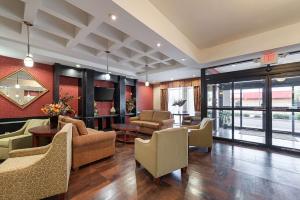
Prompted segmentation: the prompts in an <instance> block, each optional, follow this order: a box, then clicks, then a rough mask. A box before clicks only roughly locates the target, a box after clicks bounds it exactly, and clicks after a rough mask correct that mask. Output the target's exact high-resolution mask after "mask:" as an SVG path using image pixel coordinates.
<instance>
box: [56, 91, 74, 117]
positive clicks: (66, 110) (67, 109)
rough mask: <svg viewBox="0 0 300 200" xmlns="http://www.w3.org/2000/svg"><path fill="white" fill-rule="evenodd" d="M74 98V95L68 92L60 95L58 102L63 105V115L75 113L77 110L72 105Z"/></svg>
mask: <svg viewBox="0 0 300 200" xmlns="http://www.w3.org/2000/svg"><path fill="white" fill-rule="evenodd" d="M73 99H74V96H72V95H69V94H68V93H66V94H65V95H64V96H61V97H60V99H59V100H58V104H61V105H62V109H63V111H62V113H61V114H62V115H68V114H75V111H74V110H73V109H72V107H71V106H70V101H72V100H73Z"/></svg>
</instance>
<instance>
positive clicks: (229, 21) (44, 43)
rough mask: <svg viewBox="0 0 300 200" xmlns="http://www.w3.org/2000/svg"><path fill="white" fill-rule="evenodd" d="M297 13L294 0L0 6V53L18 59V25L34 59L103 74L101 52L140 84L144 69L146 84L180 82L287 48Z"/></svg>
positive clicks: (293, 39) (6, 1) (32, 1)
mask: <svg viewBox="0 0 300 200" xmlns="http://www.w3.org/2000/svg"><path fill="white" fill-rule="evenodd" d="M299 8H300V1H297V0H284V1H283V0H265V1H259V0H252V1H241V0H227V1H220V0H209V1H208V0H186V1H180V0H164V1H160V0H125V1H124V0H85V1H82V0H0V55H5V56H11V57H16V58H24V56H25V54H26V36H27V35H26V27H25V26H24V25H23V24H22V21H23V20H26V21H29V22H32V23H33V24H34V26H33V27H32V29H31V37H30V39H31V44H32V48H31V51H32V54H33V56H34V59H35V61H38V62H43V63H48V64H53V63H56V62H57V63H61V64H65V65H69V66H75V65H76V64H80V65H81V67H85V68H92V69H96V70H99V71H105V70H106V54H105V50H107V49H108V50H110V51H111V55H110V57H109V66H110V69H109V70H110V71H112V72H113V73H115V74H122V75H126V76H128V77H135V78H138V79H140V80H144V79H145V64H148V65H149V79H150V81H152V82H159V81H167V80H170V79H181V78H188V77H192V76H200V68H201V67H206V66H210V65H213V64H216V63H217V64H222V63H223V64H224V63H226V62H228V61H229V60H230V61H231V62H232V61H235V60H243V59H246V58H249V57H251V56H252V57H253V56H254V55H255V56H256V57H257V54H261V52H263V51H265V50H269V49H278V48H281V47H288V46H291V45H294V46H293V47H295V45H297V44H299V43H300V34H299V32H300V23H299V22H300V12H298V11H299ZM110 14H115V15H116V16H117V20H116V21H113V20H111V19H110ZM282 36H286V37H282ZM157 43H161V47H157V46H156V44H157ZM297 48H298V47H297ZM299 49H300V48H299ZM281 51H282V49H281Z"/></svg>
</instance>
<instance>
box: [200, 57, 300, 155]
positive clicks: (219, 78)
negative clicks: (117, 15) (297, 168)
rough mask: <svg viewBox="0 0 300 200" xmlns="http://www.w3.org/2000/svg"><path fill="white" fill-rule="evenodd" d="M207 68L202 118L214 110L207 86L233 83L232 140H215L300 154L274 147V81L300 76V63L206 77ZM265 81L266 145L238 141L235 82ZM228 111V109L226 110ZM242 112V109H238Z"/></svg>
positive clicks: (202, 80) (292, 150) (294, 150)
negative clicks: (235, 113) (235, 118)
mask: <svg viewBox="0 0 300 200" xmlns="http://www.w3.org/2000/svg"><path fill="white" fill-rule="evenodd" d="M206 70H207V68H204V69H201V84H202V91H203V92H205V93H204V94H205V95H204V97H205V98H202V99H201V100H202V105H203V106H201V117H202V118H203V117H207V111H208V110H210V109H212V108H211V107H208V105H207V96H208V95H207V92H208V91H207V86H208V84H216V83H231V84H232V88H231V90H232V107H231V108H230V109H229V110H231V111H232V113H231V117H232V123H231V124H232V125H231V127H232V138H231V139H229V138H220V137H215V136H214V138H215V139H220V140H225V141H231V142H234V143H240V144H248V145H255V146H262V147H266V148H271V149H275V150H282V151H288V152H292V153H296V154H300V150H298V149H293V148H286V147H280V146H274V145H273V144H272V79H273V78H274V77H275V78H277V77H278V78H279V77H291V76H300V62H297V63H290V64H282V65H276V66H272V67H271V71H269V70H268V69H267V67H260V68H255V69H248V70H242V71H234V72H227V73H222V74H213V75H206ZM259 79H264V80H265V110H264V111H265V115H266V116H265V120H266V121H265V123H266V124H265V125H266V127H265V128H266V130H265V138H266V141H265V144H262V143H254V142H249V141H243V140H237V139H234V111H235V108H234V98H233V96H234V82H236V81H247V80H259ZM226 109H227V110H228V108H226ZM212 110H222V108H213V109H212ZM238 110H240V109H238ZM299 111H300V109H299Z"/></svg>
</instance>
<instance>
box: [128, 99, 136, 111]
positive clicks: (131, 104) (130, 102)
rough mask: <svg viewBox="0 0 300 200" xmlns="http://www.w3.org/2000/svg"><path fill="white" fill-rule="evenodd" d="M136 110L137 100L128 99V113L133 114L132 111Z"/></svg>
mask: <svg viewBox="0 0 300 200" xmlns="http://www.w3.org/2000/svg"><path fill="white" fill-rule="evenodd" d="M134 108H135V99H134V98H132V99H127V100H126V111H127V113H131V112H132V110H133V109H134Z"/></svg>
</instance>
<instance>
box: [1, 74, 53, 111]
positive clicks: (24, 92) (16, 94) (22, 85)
mask: <svg viewBox="0 0 300 200" xmlns="http://www.w3.org/2000/svg"><path fill="white" fill-rule="evenodd" d="M47 92H48V89H47V88H46V87H45V86H44V85H43V84H42V83H40V82H39V81H38V80H37V79H36V78H34V76H32V75H31V74H30V73H29V72H28V71H26V70H25V69H24V68H22V69H20V70H17V71H15V72H13V73H11V74H9V75H7V76H5V77H3V78H1V79H0V95H1V96H3V97H4V98H6V99H7V100H9V101H10V102H12V103H14V104H15V105H17V106H18V107H20V108H21V109H24V108H26V107H27V106H29V105H30V104H32V103H33V102H34V101H36V100H37V99H39V98H40V97H41V96H43V95H44V94H45V93H47Z"/></svg>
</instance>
